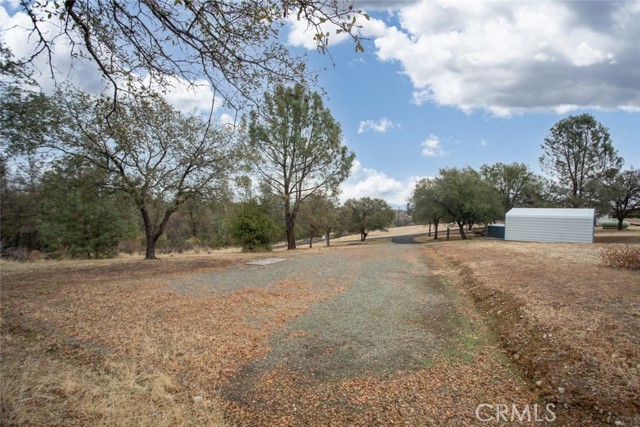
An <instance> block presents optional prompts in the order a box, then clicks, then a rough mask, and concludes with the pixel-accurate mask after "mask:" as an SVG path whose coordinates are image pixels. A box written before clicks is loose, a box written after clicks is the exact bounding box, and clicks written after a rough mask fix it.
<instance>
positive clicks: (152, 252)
mask: <svg viewBox="0 0 640 427" xmlns="http://www.w3.org/2000/svg"><path fill="white" fill-rule="evenodd" d="M145 234H146V240H147V252H146V254H145V256H144V259H158V258H156V241H157V240H156V239H154V238H153V234H154V233H153V231H151V235H149V233H148V232H146V233H145Z"/></svg>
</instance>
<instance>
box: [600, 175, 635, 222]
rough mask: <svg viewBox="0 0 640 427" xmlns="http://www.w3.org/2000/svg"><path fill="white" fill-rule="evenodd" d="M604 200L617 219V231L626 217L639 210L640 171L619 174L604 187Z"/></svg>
mask: <svg viewBox="0 0 640 427" xmlns="http://www.w3.org/2000/svg"><path fill="white" fill-rule="evenodd" d="M604 191H605V194H606V195H605V198H607V199H608V200H609V206H610V208H611V210H612V211H613V214H614V216H615V217H616V218H617V219H618V230H622V223H623V221H624V219H625V218H626V217H628V216H629V215H630V214H631V213H633V212H634V211H636V210H640V170H637V169H629V170H626V171H622V172H619V173H617V174H615V175H614V176H613V178H612V179H611V180H609V181H608V182H607V183H606V184H605V185H604Z"/></svg>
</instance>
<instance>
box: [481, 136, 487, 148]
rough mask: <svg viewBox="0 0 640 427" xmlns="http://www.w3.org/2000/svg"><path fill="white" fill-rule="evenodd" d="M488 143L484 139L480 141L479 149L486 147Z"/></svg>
mask: <svg viewBox="0 0 640 427" xmlns="http://www.w3.org/2000/svg"><path fill="white" fill-rule="evenodd" d="M488 144H489V143H488V142H487V140H486V139H484V138H482V139H481V140H480V147H486V146H487V145H488Z"/></svg>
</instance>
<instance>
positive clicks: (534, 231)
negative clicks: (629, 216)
mask: <svg viewBox="0 0 640 427" xmlns="http://www.w3.org/2000/svg"><path fill="white" fill-rule="evenodd" d="M510 213H511V211H509V212H508V213H507V215H506V217H505V223H506V230H505V240H517V241H524V242H569V243H593V221H594V217H593V216H575V215H572V216H567V217H562V216H561V215H551V216H541V215H538V214H532V215H527V214H526V212H524V213H523V212H519V213H518V214H517V215H509V214H510Z"/></svg>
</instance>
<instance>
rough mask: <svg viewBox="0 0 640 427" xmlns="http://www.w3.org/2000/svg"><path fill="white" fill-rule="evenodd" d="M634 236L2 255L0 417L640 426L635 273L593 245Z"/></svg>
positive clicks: (38, 421) (639, 277) (62, 421)
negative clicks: (158, 253) (150, 257)
mask: <svg viewBox="0 0 640 427" xmlns="http://www.w3.org/2000/svg"><path fill="white" fill-rule="evenodd" d="M423 230H424V228H422V230H420V229H419V228H416V229H411V230H408V231H406V234H415V233H419V232H421V231H423ZM392 234H394V235H398V234H402V233H401V232H399V230H394V231H393V233H392ZM388 236H389V234H387V235H386V236H385V235H382V236H381V237H388ZM639 237H640V234H638V232H637V231H635V232H634V231H625V232H617V231H607V232H606V233H604V232H598V234H597V241H599V242H601V243H597V244H595V245H572V244H535V243H515V242H503V241H490V240H486V239H474V240H472V241H468V242H460V241H451V242H438V243H431V242H430V243H429V244H425V245H392V244H390V243H389V242H388V241H386V242H385V241H384V240H377V241H372V242H370V243H365V244H364V245H355V246H354V245H353V242H352V241H350V240H347V239H345V241H344V242H341V243H340V242H336V243H337V246H336V247H332V248H325V247H323V246H322V245H317V247H314V249H313V250H301V251H296V252H295V253H291V252H285V251H279V252H278V255H277V256H279V257H284V258H286V259H287V262H285V263H281V264H278V265H276V267H274V268H267V269H262V268H259V267H258V268H256V267H249V266H245V265H244V263H245V262H246V261H248V260H249V259H253V258H256V257H267V256H269V255H261V256H256V255H249V254H240V253H235V252H226V253H211V254H192V255H180V256H178V255H176V256H166V257H165V258H164V259H162V260H161V261H142V260H139V259H135V258H130V257H123V258H121V259H116V260H100V261H56V262H52V261H40V262H35V263H9V262H2V263H1V264H0V273H1V288H0V297H1V307H0V308H1V317H0V322H1V323H0V327H1V336H0V340H1V342H0V356H1V364H0V374H1V377H2V381H1V385H0V386H1V387H2V388H1V395H0V404H1V407H2V415H1V416H2V424H3V425H61V426H62V425H65V426H68V425H79V426H80V425H105V426H106V425H110V426H111V425H116V426H118V425H122V426H125V425H154V426H156V425H160V426H162V425H165V426H173V425H185V426H186V425H211V426H230V425H274V423H275V424H278V425H331V424H334V425H345V424H350V425H375V424H377V425H390V424H391V423H403V422H404V423H408V424H409V425H459V423H460V422H461V421H460V420H463V421H462V422H464V424H465V425H474V423H473V421H474V417H473V409H474V404H477V403H479V402H481V401H482V399H491V400H492V401H494V402H502V401H505V402H514V403H515V402H517V403H518V404H525V403H527V402H530V403H534V402H536V403H537V402H544V403H549V402H551V403H554V404H556V405H558V408H559V409H558V422H562V423H563V424H562V425H607V424H608V423H613V422H615V421H621V422H624V423H625V424H624V425H627V426H628V425H638V424H640V419H639V418H638V411H639V408H638V401H640V399H639V396H640V394H639V393H640V384H639V382H638V378H639V373H640V332H639V331H640V311H638V307H640V274H639V273H638V272H637V271H631V270H624V269H614V268H610V267H605V266H603V265H601V263H600V260H599V257H598V252H599V251H600V250H601V249H602V248H603V247H613V246H617V245H621V243H616V242H625V243H626V244H628V243H631V244H636V245H637V244H640V238H639ZM420 313H423V314H420ZM309 373H314V374H313V376H309V375H310V374H309ZM293 402H297V404H294V403H293ZM516 424H517V423H516ZM481 425H491V423H489V424H487V423H482V424H481ZM496 425H505V424H500V423H499V424H496ZM518 425H519V424H518Z"/></svg>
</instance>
